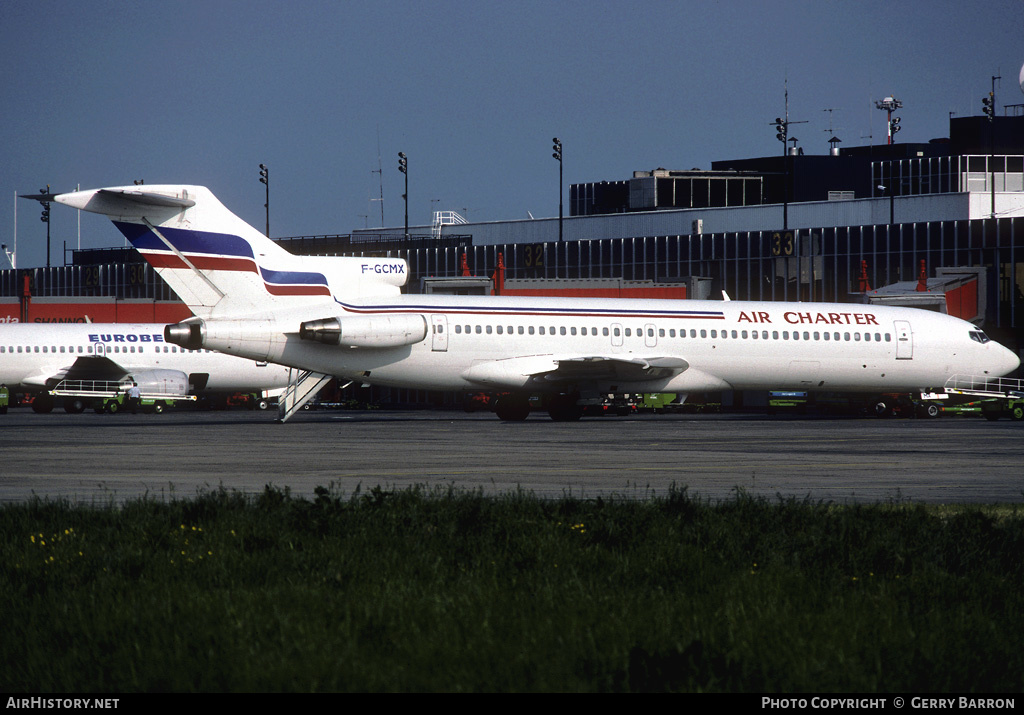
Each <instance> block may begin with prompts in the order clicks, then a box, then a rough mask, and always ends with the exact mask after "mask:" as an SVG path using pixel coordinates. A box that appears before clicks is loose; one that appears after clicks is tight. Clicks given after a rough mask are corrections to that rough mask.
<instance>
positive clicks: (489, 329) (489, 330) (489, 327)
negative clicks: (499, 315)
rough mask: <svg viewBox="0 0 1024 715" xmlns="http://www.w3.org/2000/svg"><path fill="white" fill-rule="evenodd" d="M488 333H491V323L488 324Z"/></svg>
mask: <svg viewBox="0 0 1024 715" xmlns="http://www.w3.org/2000/svg"><path fill="white" fill-rule="evenodd" d="M487 334H488V335H490V334H491V326H490V325H488V326H487Z"/></svg>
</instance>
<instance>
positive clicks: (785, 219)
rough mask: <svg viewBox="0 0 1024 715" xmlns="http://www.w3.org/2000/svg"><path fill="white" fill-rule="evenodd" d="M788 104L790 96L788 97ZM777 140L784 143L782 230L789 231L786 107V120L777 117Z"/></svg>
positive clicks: (787, 118)
mask: <svg viewBox="0 0 1024 715" xmlns="http://www.w3.org/2000/svg"><path fill="white" fill-rule="evenodd" d="M786 98H787V102H788V101H789V95H788V93H787V95H786ZM775 138H776V139H778V140H779V141H780V142H782V230H783V231H788V230H789V151H788V147H787V146H786V144H787V142H788V141H789V107H788V104H787V107H786V119H785V120H783V118H782V117H775Z"/></svg>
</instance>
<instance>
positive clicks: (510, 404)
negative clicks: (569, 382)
mask: <svg viewBox="0 0 1024 715" xmlns="http://www.w3.org/2000/svg"><path fill="white" fill-rule="evenodd" d="M579 398H580V396H579V393H575V392H573V393H566V394H561V395H555V396H553V397H552V398H551V399H550V400H548V415H550V416H551V419H553V420H554V421H555V422H575V421H576V420H578V419H579V418H580V417H582V416H583V408H582V407H581V406H580V405H578V404H577V403H578V402H579ZM494 412H495V414H497V415H498V419H500V420H503V421H505V422H522V421H523V420H525V419H526V418H527V417H528V416H529V415H530V397H529V395H521V394H514V393H508V394H504V395H499V396H498V399H497V400H496V402H495V405H494Z"/></svg>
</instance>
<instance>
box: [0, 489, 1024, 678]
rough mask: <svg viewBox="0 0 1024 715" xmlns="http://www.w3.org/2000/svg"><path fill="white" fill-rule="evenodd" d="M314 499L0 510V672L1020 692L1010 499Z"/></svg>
mask: <svg viewBox="0 0 1024 715" xmlns="http://www.w3.org/2000/svg"><path fill="white" fill-rule="evenodd" d="M317 494H318V495H317V497H316V499H314V500H312V501H310V500H304V499H298V498H293V497H292V496H291V495H290V494H289V492H288V491H287V490H281V489H277V488H273V487H269V486H268V487H267V488H266V489H265V490H264V492H263V493H262V494H260V495H258V496H245V495H242V494H239V493H232V492H225V491H223V490H222V491H216V492H211V493H207V494H204V495H201V496H199V497H196V498H193V499H187V500H174V501H155V500H140V501H135V502H130V503H128V504H125V505H122V506H113V505H111V506H103V507H95V506H91V507H90V506H78V505H72V504H70V503H65V502H52V501H41V500H40V501H34V502H32V503H29V504H21V505H7V506H3V507H0V564H2V565H0V627H2V631H0V632H2V634H3V635H2V637H0V653H2V662H3V663H4V667H3V669H2V671H0V691H2V692H23V691H31V692H65V693H72V692H74V693H85V692H98V693H111V692H115V693H116V692H120V693H128V692H151V691H207V692H212V691H218V692H219V691H245V692H248V691H663V690H675V691H732V692H762V691H773V692H786V693H795V692H809V691H815V692H903V693H908V692H925V691H927V692H967V691H978V692H1019V691H1021V689H1022V687H1024V654H1022V649H1021V647H1020V646H1021V642H1022V640H1024V589H1022V584H1024V580H1022V572H1024V565H1022V554H1024V512H1022V510H1020V509H1019V508H1017V507H1002V508H978V507H924V506H919V505H909V504H898V503H892V504H886V505H876V506H836V505H829V504H821V503H812V502H806V501H798V500H779V501H768V500H764V499H756V498H751V497H748V496H746V495H744V494H742V493H738V494H737V495H736V496H735V498H733V499H730V500H728V501H726V502H720V503H707V502H705V501H703V500H701V499H698V498H695V497H693V496H691V495H690V494H688V493H687V491H686V490H685V489H676V490H673V491H671V492H670V493H669V494H667V495H665V496H662V497H660V498H649V499H644V500H637V499H625V498H622V499H596V500H590V499H575V498H563V499H559V500H545V499H540V498H536V497H534V496H531V495H529V494H525V493H511V494H507V495H504V496H499V497H485V496H483V495H482V494H479V493H474V492H462V491H457V490H431V489H427V488H417V489H411V490H407V491H397V492H391V491H385V490H381V489H379V488H378V489H374V490H372V491H369V492H363V493H356V494H354V495H340V494H336V493H333V491H332V490H331V489H324V488H321V489H318V490H317Z"/></svg>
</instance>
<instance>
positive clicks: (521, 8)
mask: <svg viewBox="0 0 1024 715" xmlns="http://www.w3.org/2000/svg"><path fill="white" fill-rule="evenodd" d="M1022 63H1024V2H1021V1H1020V0H987V1H986V0H979V2H974V3H965V2H962V0H955V1H950V0H927V1H921V0H903V2H893V1H891V0H890V1H888V2H877V1H876V0H858V1H857V2H829V1H827V0H818V1H816V2H811V1H802V0H801V1H797V0H792V1H785V2H783V1H771V0H762V1H754V0H735V1H731V2H730V1H722V2H711V1H707V0H705V1H703V2H697V1H692V0H678V1H676V2H660V1H658V2H654V1H652V2H621V1H620V2H606V1H604V0H591V1H590V2H575V1H564V0H545V1H543V2H541V1H535V0H509V1H507V2H490V1H486V0H474V1H470V2H456V1H452V2H442V1H431V0H421V1H419V2H412V1H410V0H395V1H391V2H388V1H381V0H377V1H376V2H355V1H351V2H346V1H340V0H339V1H334V2H312V1H304V0H295V1H293V2H268V1H264V0H252V1H249V2H242V1H237V2H227V1H225V0H203V1H202V2H198V1H193V0H183V1H181V2H159V3H158V2H148V1H145V0H143V1H140V2H110V1H107V0H83V1H81V2H72V1H71V0H62V1H53V0H31V1H26V0H4V1H3V2H2V3H0V71H2V73H3V81H2V83H0V136H2V144H0V146H2V147H3V149H2V153H0V240H2V242H3V243H7V244H8V245H11V244H12V243H13V235H14V203H15V202H14V198H13V196H14V193H15V192H17V193H34V192H35V191H37V190H38V189H40V188H41V187H43V186H45V185H46V184H50V185H51V187H52V188H53V189H54V190H57V191H64V190H73V189H74V188H75V187H76V186H77V185H81V187H82V188H97V187H101V186H113V185H124V184H131V183H132V181H133V180H135V179H144V180H145V181H146V183H150V184H153V183H190V184H203V185H206V186H208V187H210V188H211V189H212V190H213V191H214V193H216V194H217V195H218V197H219V198H220V199H221V200H222V201H223V202H224V203H225V204H226V205H227V206H228V207H229V208H230V209H232V210H233V211H235V213H237V214H238V215H239V216H241V217H242V218H244V219H246V220H247V221H249V222H250V223H252V224H253V225H255V226H257V227H262V226H263V222H264V209H263V201H264V194H263V186H262V184H260V183H259V174H258V171H259V170H258V165H259V164H260V163H261V162H263V163H266V164H267V165H268V166H269V167H270V179H271V197H270V201H271V216H270V221H271V234H272V235H274V236H293V235H307V234H323V233H347V232H348V231H350V230H351V229H353V228H362V227H363V226H371V227H372V226H376V225H380V203H379V202H374V201H371V199H374V198H378V197H379V193H380V181H381V178H382V179H383V192H384V202H383V203H384V214H385V216H384V222H385V225H390V226H395V225H401V224H402V221H403V213H402V212H403V203H402V199H401V194H402V190H403V188H402V176H401V174H400V173H399V172H398V157H397V153H398V152H399V151H404V152H405V153H406V154H407V155H408V157H409V184H410V185H409V194H410V202H409V214H410V216H409V220H410V223H412V224H423V223H428V222H429V218H430V213H431V211H432V210H435V209H451V210H456V211H459V212H460V213H463V214H468V217H469V218H470V219H471V220H499V219H510V218H526V217H527V212H530V213H532V214H533V215H534V216H536V217H541V216H553V215H557V214H558V165H557V162H556V161H555V160H554V159H553V158H552V157H551V139H552V137H555V136H557V137H559V138H560V139H561V140H562V142H563V146H564V160H565V166H564V169H565V197H566V202H568V185H569V184H570V183H578V182H586V181H602V180H616V179H625V178H628V177H629V176H631V175H632V172H633V171H634V170H638V169H653V168H656V167H665V168H668V169H690V168H693V167H698V168H702V169H709V168H710V167H711V162H712V161H715V160H719V159H730V158H745V157H752V156H766V155H772V154H776V153H778V152H779V151H780V149H781V147H780V145H779V144H778V142H777V141H776V139H775V131H774V127H772V126H771V122H772V120H773V119H774V117H776V116H779V115H781V114H782V113H783V109H784V105H783V91H784V83H785V81H786V79H787V78H788V86H789V107H790V118H791V119H792V120H806V121H807V122H808V123H807V124H802V125H796V126H794V127H793V128H792V130H791V135H795V136H797V137H798V138H799V139H800V145H801V146H802V147H803V148H804V151H805V152H807V153H811V154H815V153H825V152H826V151H827V149H828V146H827V144H826V140H827V139H828V136H829V135H828V132H827V129H828V126H829V125H828V121H829V113H828V112H826V111H825V110H826V109H829V108H831V109H833V110H834V111H833V112H832V113H831V118H832V125H833V127H834V129H835V133H836V135H837V136H839V137H840V138H841V139H842V140H843V145H844V146H855V145H858V144H867V143H869V142H871V141H874V142H875V143H880V142H884V140H885V138H884V133H885V128H884V114H883V113H882V112H881V111H879V110H877V109H875V108H874V105H873V101H874V100H875V99H879V98H881V97H884V96H885V95H888V94H893V93H895V95H896V96H897V97H898V98H899V99H901V100H902V101H903V103H904V109H903V110H902V112H901V117H902V126H903V130H902V131H901V132H900V134H899V135H898V137H897V139H898V140H901V141H927V140H929V139H932V138H935V137H940V136H947V134H948V117H949V113H950V112H955V113H956V115H957V116H967V115H976V114H980V110H981V98H982V96H984V95H985V94H986V93H987V92H988V90H989V85H990V80H989V78H990V76H992V75H995V74H1001V75H1002V77H1003V79H1002V81H1001V83H1000V85H999V87H998V88H997V108H998V109H997V111H998V112H999V113H1002V111H1003V110H1002V107H1003V105H1004V104H1019V103H1022V102H1024V95H1022V94H1021V89H1020V87H1019V86H1018V74H1019V71H1020V68H1021V64H1022ZM872 134H873V135H874V139H873V140H872V139H870V138H869V135H872ZM378 137H379V147H380V152H379V156H380V163H381V165H382V168H383V173H382V174H377V173H375V172H376V170H377V169H378ZM17 210H18V221H17V224H18V253H19V255H18V263H19V265H20V266H21V267H31V266H38V265H43V264H44V263H45V250H46V247H45V236H46V234H45V226H44V225H43V224H42V223H41V222H40V221H39V208H38V206H37V205H36V204H34V203H31V202H28V201H25V200H19V201H18V209H17ZM566 213H567V214H568V206H566ZM51 228H52V232H53V246H54V251H53V256H54V257H53V262H54V263H56V264H59V263H60V262H61V253H60V247H61V246H62V245H63V243H64V242H65V241H66V242H67V244H68V245H69V246H72V247H73V246H75V245H76V244H77V242H78V240H79V239H78V221H77V218H76V212H74V211H73V210H71V209H68V208H66V207H60V206H55V207H54V209H53V215H52V224H51ZM81 240H82V245H83V246H84V247H92V246H113V245H122V243H123V242H122V241H121V240H120V238H119V235H118V234H117V233H116V231H115V229H114V228H113V227H112V226H111V225H110V224H109V223H108V222H107V221H106V220H105V219H102V218H100V217H95V216H91V215H87V216H83V219H82V229H81ZM0 262H2V259H0ZM4 265H6V263H4Z"/></svg>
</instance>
